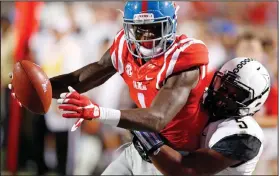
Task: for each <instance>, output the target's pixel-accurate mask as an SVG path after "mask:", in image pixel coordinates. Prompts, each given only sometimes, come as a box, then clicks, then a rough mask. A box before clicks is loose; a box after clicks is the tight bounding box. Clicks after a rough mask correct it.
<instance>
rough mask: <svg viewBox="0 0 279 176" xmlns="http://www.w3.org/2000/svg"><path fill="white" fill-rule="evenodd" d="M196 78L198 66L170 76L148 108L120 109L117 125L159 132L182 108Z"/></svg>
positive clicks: (197, 77) (197, 78) (197, 76)
mask: <svg viewBox="0 0 279 176" xmlns="http://www.w3.org/2000/svg"><path fill="white" fill-rule="evenodd" d="M198 80H199V69H198V68H193V69H191V70H188V71H185V72H182V73H180V74H179V75H175V76H172V77H171V78H169V79H168V81H167V82H166V84H165V85H164V86H163V87H162V88H161V89H160V91H159V93H158V94H157V96H156V97H155V99H154V101H153V102H152V105H151V107H150V108H139V109H130V110H121V117H120V121H119V124H118V127H121V128H126V129H133V130H139V131H140V130H141V131H157V132H159V131H160V130H162V129H163V128H164V127H165V126H166V125H167V124H168V123H169V122H170V121H171V120H172V118H173V117H175V115H176V114H177V113H178V112H179V111H180V110H181V109H182V108H183V106H184V105H185V104H186V102H187V99H188V96H189V94H190V91H191V89H192V88H193V87H195V86H196V84H197V82H198Z"/></svg>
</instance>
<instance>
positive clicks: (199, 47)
mask: <svg viewBox="0 0 279 176" xmlns="http://www.w3.org/2000/svg"><path fill="white" fill-rule="evenodd" d="M175 43H176V45H177V47H178V48H179V49H180V50H181V52H186V53H189V52H193V51H194V52H195V51H196V52H208V49H207V46H206V44H205V43H204V42H203V41H202V40H200V39H196V38H192V37H187V36H186V35H184V34H182V35H177V36H176V40H175Z"/></svg>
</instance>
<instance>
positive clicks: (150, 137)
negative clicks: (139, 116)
mask: <svg viewBox="0 0 279 176" xmlns="http://www.w3.org/2000/svg"><path fill="white" fill-rule="evenodd" d="M131 133H132V134H133V135H134V137H136V138H137V140H138V141H139V142H140V144H141V146H142V148H143V150H144V151H145V152H146V153H147V155H150V154H154V152H156V151H158V149H159V148H160V147H161V146H162V145H164V142H163V140H162V139H161V137H160V135H159V134H158V133H153V132H142V131H131Z"/></svg>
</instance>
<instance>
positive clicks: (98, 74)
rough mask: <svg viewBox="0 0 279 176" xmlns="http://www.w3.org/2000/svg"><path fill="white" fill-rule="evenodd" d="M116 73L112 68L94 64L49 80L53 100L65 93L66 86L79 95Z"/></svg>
mask: <svg viewBox="0 0 279 176" xmlns="http://www.w3.org/2000/svg"><path fill="white" fill-rule="evenodd" d="M115 72H116V71H115V70H114V68H113V67H104V66H102V65H100V64H99V63H97V62H95V63H92V64H89V65H87V66H85V67H83V68H81V69H79V70H77V71H75V72H72V73H68V74H64V75H59V76H56V77H53V78H50V82H51V85H52V92H53V98H59V95H60V94H61V93H63V92H67V90H68V86H71V87H73V88H74V89H75V90H77V91H78V92H80V93H84V92H86V91H88V90H90V89H92V88H94V87H97V86H99V85H101V84H103V83H104V82H105V81H106V80H108V79H109V78H110V77H111V76H112V75H113V74H114V73H115Z"/></svg>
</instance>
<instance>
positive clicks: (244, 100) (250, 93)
mask: <svg viewBox="0 0 279 176" xmlns="http://www.w3.org/2000/svg"><path fill="white" fill-rule="evenodd" d="M238 78H239V77H238V75H236V74H235V73H233V72H226V73H225V74H223V73H222V72H216V73H215V75H214V77H213V79H212V81H211V84H210V86H209V88H208V89H207V90H206V92H205V94H206V96H205V98H204V103H203V105H204V108H205V109H206V110H207V111H208V112H209V114H210V116H211V117H216V118H218V119H220V118H228V117H243V116H247V115H252V114H251V113H250V111H249V110H250V108H249V107H248V106H249V104H251V103H252V102H253V101H254V100H255V98H256V99H257V97H254V89H252V88H251V87H249V86H247V85H245V84H243V83H241V82H240V81H239V79H238ZM251 101H252V102H251Z"/></svg>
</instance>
